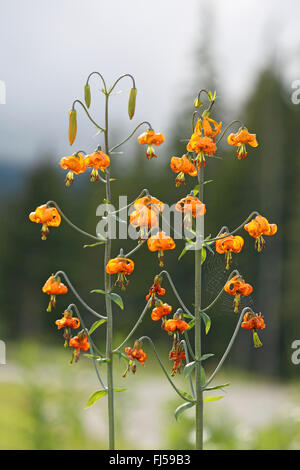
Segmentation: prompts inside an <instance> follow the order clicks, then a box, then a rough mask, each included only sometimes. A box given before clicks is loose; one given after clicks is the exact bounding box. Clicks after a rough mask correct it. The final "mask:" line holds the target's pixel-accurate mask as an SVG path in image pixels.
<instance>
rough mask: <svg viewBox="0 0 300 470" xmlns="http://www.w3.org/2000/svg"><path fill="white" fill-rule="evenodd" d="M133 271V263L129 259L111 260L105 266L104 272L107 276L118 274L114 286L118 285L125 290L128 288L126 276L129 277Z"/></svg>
mask: <svg viewBox="0 0 300 470" xmlns="http://www.w3.org/2000/svg"><path fill="white" fill-rule="evenodd" d="M133 270H134V262H133V261H132V260H131V259H129V258H121V257H120V258H112V259H110V260H109V262H108V263H107V265H106V272H107V273H108V274H118V277H117V280H116V282H115V285H118V286H119V287H121V288H122V290H125V287H126V286H128V284H129V281H128V280H127V278H126V275H129V274H131V273H132V271H133Z"/></svg>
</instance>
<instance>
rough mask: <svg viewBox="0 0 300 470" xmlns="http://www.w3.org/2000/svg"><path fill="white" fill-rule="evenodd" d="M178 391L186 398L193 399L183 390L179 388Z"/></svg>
mask: <svg viewBox="0 0 300 470" xmlns="http://www.w3.org/2000/svg"><path fill="white" fill-rule="evenodd" d="M179 392H180V393H181V394H182V395H183V396H184V397H185V398H187V399H188V400H194V398H193V397H192V395H190V394H189V393H187V392H184V391H183V390H179Z"/></svg>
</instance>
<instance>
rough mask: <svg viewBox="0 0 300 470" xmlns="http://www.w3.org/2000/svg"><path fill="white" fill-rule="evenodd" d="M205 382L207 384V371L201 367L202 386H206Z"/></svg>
mask: <svg viewBox="0 0 300 470" xmlns="http://www.w3.org/2000/svg"><path fill="white" fill-rule="evenodd" d="M205 382H206V377H205V370H204V368H203V367H202V366H201V385H204V384H205Z"/></svg>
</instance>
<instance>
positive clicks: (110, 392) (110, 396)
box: [104, 93, 115, 450]
mask: <svg viewBox="0 0 300 470" xmlns="http://www.w3.org/2000/svg"><path fill="white" fill-rule="evenodd" d="M108 99H109V94H108V93H106V94H105V130H104V138H105V153H106V154H107V155H109V147H108ZM106 200H107V201H108V204H110V203H111V191H110V167H108V168H107V169H106ZM110 257H111V239H110V237H109V234H108V238H107V243H106V244H105V255H104V279H105V282H104V284H105V292H110V291H111V277H110V275H109V274H107V272H106V269H105V268H106V265H107V263H108V261H109V260H110ZM105 304H106V314H107V322H106V357H107V358H108V359H109V361H108V363H107V401H108V423H109V450H114V448H115V426H114V384H113V352H112V339H113V316H112V303H111V299H110V297H109V296H108V295H107V294H106V295H105Z"/></svg>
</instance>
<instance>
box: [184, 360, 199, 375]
mask: <svg viewBox="0 0 300 470" xmlns="http://www.w3.org/2000/svg"><path fill="white" fill-rule="evenodd" d="M195 365H196V362H195V361H193V362H189V363H188V364H186V366H185V368H184V369H183V376H184V377H188V376H189V375H190V374H191V373H192V372H193V370H194V369H195Z"/></svg>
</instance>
